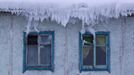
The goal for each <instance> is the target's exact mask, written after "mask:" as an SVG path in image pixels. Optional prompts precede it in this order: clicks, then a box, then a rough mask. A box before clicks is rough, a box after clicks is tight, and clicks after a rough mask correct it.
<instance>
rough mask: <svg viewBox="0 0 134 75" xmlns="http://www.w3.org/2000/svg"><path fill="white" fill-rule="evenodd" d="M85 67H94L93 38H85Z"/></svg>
mask: <svg viewBox="0 0 134 75" xmlns="http://www.w3.org/2000/svg"><path fill="white" fill-rule="evenodd" d="M83 43H84V44H83V65H87V66H91V65H93V36H87V35H85V36H83Z"/></svg>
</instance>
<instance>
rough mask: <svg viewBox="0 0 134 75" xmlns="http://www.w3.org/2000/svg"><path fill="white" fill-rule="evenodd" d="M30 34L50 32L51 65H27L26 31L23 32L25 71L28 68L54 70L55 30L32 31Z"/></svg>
mask: <svg viewBox="0 0 134 75" xmlns="http://www.w3.org/2000/svg"><path fill="white" fill-rule="evenodd" d="M29 34H30V35H40V34H46V35H47V34H48V35H52V50H51V65H50V66H47V67H41V66H35V67H33V66H27V65H26V39H27V35H26V32H23V73H24V72H25V71H26V70H49V71H52V72H54V38H55V36H54V31H42V32H30V33H29Z"/></svg>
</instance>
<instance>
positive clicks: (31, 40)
mask: <svg viewBox="0 0 134 75" xmlns="http://www.w3.org/2000/svg"><path fill="white" fill-rule="evenodd" d="M27 44H28V45H37V44H38V36H37V35H28V37H27Z"/></svg>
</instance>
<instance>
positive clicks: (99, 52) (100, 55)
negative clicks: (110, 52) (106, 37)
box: [96, 46, 106, 65]
mask: <svg viewBox="0 0 134 75" xmlns="http://www.w3.org/2000/svg"><path fill="white" fill-rule="evenodd" d="M96 65H106V48H105V47H104V46H97V47H96Z"/></svg>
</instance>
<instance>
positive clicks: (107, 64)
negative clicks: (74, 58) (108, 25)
mask: <svg viewBox="0 0 134 75" xmlns="http://www.w3.org/2000/svg"><path fill="white" fill-rule="evenodd" d="M95 34H96V35H105V36H106V67H102V68H97V67H96V64H95V62H96V59H95V58H96V40H94V64H93V68H83V63H82V61H83V59H82V58H83V55H82V41H83V39H81V37H82V36H83V35H92V34H91V33H89V32H86V33H84V34H83V35H82V34H81V33H79V52H80V53H79V54H80V57H79V58H80V72H82V71H108V72H109V73H110V32H104V31H100V32H96V33H95ZM94 39H95V38H94Z"/></svg>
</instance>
